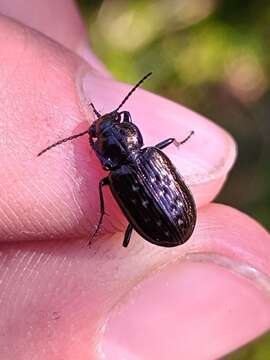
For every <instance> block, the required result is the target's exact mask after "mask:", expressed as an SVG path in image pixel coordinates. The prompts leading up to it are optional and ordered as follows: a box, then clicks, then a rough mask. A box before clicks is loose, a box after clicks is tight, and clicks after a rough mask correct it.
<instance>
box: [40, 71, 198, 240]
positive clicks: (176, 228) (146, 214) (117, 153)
mask: <svg viewBox="0 0 270 360" xmlns="http://www.w3.org/2000/svg"><path fill="white" fill-rule="evenodd" d="M150 75H151V73H149V74H147V75H145V76H144V77H143V78H142V79H141V80H140V81H139V82H138V83H137V84H136V85H135V86H134V87H133V88H132V89H131V90H130V92H129V93H128V94H127V95H126V97H125V98H124V99H123V101H122V102H121V103H120V105H119V106H118V107H117V108H116V109H115V110H113V111H112V112H109V113H107V114H105V115H101V114H100V113H99V112H98V111H97V110H96V108H95V106H94V105H93V104H92V103H91V104H90V105H91V106H92V108H93V111H94V113H95V115H96V117H97V119H96V120H95V121H94V122H93V123H92V125H91V126H90V127H89V129H88V130H86V131H84V132H81V133H79V134H76V135H73V136H70V137H68V138H65V139H62V140H60V141H57V142H56V143H54V144H52V145H50V146H48V147H47V148H46V149H44V150H42V151H41V152H40V153H39V154H38V156H40V155H42V154H44V153H45V152H46V151H48V150H50V149H51V148H53V147H55V146H57V145H60V144H62V143H64V142H67V141H70V140H73V139H76V138H78V137H80V136H83V135H86V134H88V135H89V143H90V146H91V148H92V149H93V150H94V152H95V153H96V155H97V157H98V158H99V160H100V162H101V165H102V167H103V169H105V170H106V171H109V175H108V176H106V177H105V178H103V179H102V180H100V182H99V197H100V217H99V221H98V224H97V227H96V230H95V232H94V234H93V236H92V238H93V237H94V236H95V235H96V234H97V232H98V231H99V229H100V227H101V224H102V220H103V216H104V214H105V208H104V199H103V192H102V189H103V187H104V186H107V185H108V186H109V187H110V189H111V192H112V194H113V196H114V198H115V200H116V202H117V203H118V205H119V207H120V208H121V210H122V212H123V214H124V215H125V217H126V219H127V220H128V222H129V225H128V227H127V229H126V232H125V236H124V241H123V246H124V247H127V246H128V243H129V241H130V237H131V233H132V230H133V229H135V230H136V231H137V232H138V233H139V234H140V235H141V236H142V237H143V238H144V239H146V240H148V241H149V242H151V243H153V244H156V245H159V246H165V247H172V246H177V245H180V244H183V243H184V242H186V241H187V240H188V239H189V237H190V236H191V234H192V233H193V230H194V227H195V223H196V207H195V203H194V200H193V196H192V194H191V192H190V190H189V188H188V187H187V185H186V184H185V182H184V180H183V179H182V177H181V176H180V174H179V173H178V172H177V170H176V168H175V167H174V166H173V164H172V162H171V161H170V159H169V158H168V157H167V156H166V155H165V154H164V153H163V152H162V151H161V150H162V149H164V148H166V147H167V146H169V145H170V144H172V143H174V144H175V145H176V146H179V145H182V144H184V143H185V142H186V141H187V140H188V139H189V138H190V137H191V135H192V134H193V133H194V132H193V131H191V132H190V134H189V135H188V136H187V137H186V138H185V139H184V140H182V141H180V142H178V141H176V140H175V139H174V138H168V139H166V140H164V141H161V142H159V143H158V144H156V145H155V146H153V147H143V145H144V144H143V138H142V135H141V132H140V130H139V129H138V127H137V126H136V125H135V124H134V123H133V122H132V119H131V115H130V113H129V112H128V111H120V112H119V110H120V108H121V107H122V106H123V105H124V103H125V102H126V101H127V99H128V98H129V97H130V96H131V94H132V93H133V92H134V91H135V90H136V89H137V88H138V87H139V86H140V85H141V83H142V82H143V81H144V80H145V79H146V78H148V76H150Z"/></svg>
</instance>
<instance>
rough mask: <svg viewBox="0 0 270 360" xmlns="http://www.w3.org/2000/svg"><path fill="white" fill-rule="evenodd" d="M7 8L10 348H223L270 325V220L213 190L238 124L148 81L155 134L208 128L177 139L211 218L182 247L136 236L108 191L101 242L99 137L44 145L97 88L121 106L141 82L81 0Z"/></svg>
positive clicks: (3, 295) (202, 212)
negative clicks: (224, 124) (89, 23)
mask: <svg viewBox="0 0 270 360" xmlns="http://www.w3.org/2000/svg"><path fill="white" fill-rule="evenodd" d="M28 4H29V5H28ZM63 7H64V8H65V11H63V10H62V9H63ZM0 12H1V13H2V14H4V15H3V16H1V17H0V41H1V47H0V57H1V67H0V88H1V92H0V103H1V107H0V169H1V170H0V179H1V180H0V184H1V206H0V239H1V241H2V243H1V253H0V299H1V307H0V319H1V324H2V325H1V337H0V358H1V359H6V360H9V359H22V360H24V359H32V360H35V359H39V360H43V359H65V360H69V359H99V358H100V357H101V355H103V356H104V358H105V359H113V360H114V359H119V358H122V357H123V358H125V359H157V360H158V359H164V358H168V359H179V358H184V359H187V358H188V359H209V358H217V357H218V356H220V355H223V354H225V353H227V352H228V351H231V350H233V349H235V348H237V347H238V346H240V345H242V344H244V343H245V342H247V341H249V340H251V339H253V338H254V337H256V336H258V335H259V334H261V333H262V332H263V331H265V330H266V329H267V328H269V325H270V297H269V279H268V276H269V275H270V258H269V256H270V241H269V240H270V239H269V234H268V233H267V232H266V231H265V230H264V229H263V228H262V227H261V226H260V225H259V224H258V223H256V222H255V221H254V220H252V219H250V218H249V217H247V216H246V215H244V214H242V213H240V212H239V211H237V210H234V209H232V208H230V207H227V206H224V205H220V204H213V203H211V202H212V201H213V199H214V198H215V196H216V195H217V193H218V192H219V191H220V189H221V187H222V185H223V183H224V181H225V179H226V176H227V175H228V172H229V170H230V168H231V166H232V164H233V162H234V159H235V153H236V152H235V144H234V141H233V140H232V138H231V137H230V136H229V135H228V134H227V133H226V132H225V131H223V130H222V129H220V128H219V127H217V126H216V125H214V124H213V123H211V122H209V121H208V120H206V119H204V118H202V117H201V116H199V115H198V114H195V113H193V112H191V111H190V110H188V109H186V108H184V107H182V106H180V105H177V104H175V103H172V102H170V101H168V100H166V99H163V98H161V97H159V96H156V95H153V94H150V93H148V92H146V91H143V90H140V89H139V90H138V91H136V93H135V94H134V95H133V97H132V99H130V100H129V101H128V102H127V104H126V105H125V109H126V110H129V111H130V112H131V114H132V117H133V121H134V122H136V124H137V125H138V126H139V128H140V129H141V131H142V133H143V136H144V140H145V144H146V145H152V144H154V143H157V142H159V141H161V140H163V139H164V138H165V137H171V136H176V135H177V134H179V136H178V135H177V136H178V137H179V139H181V138H183V137H184V136H186V134H187V133H188V132H189V131H190V130H195V135H194V137H193V138H192V139H191V140H190V141H189V142H188V143H186V144H185V145H183V146H182V147H181V148H180V149H179V150H178V149H176V148H175V147H174V146H170V147H169V148H168V150H167V149H166V153H167V154H168V155H169V156H170V157H171V159H172V161H173V162H174V163H175V165H176V166H177V168H179V169H180V170H181V173H182V174H183V176H184V177H185V179H186V182H187V184H188V185H189V186H190V187H191V190H192V192H193V194H194V197H195V201H196V204H197V207H198V222H197V226H196V228H195V232H194V234H193V235H192V237H191V239H190V240H189V241H188V242H187V243H186V244H185V245H183V246H179V247H176V248H174V249H164V248H160V247H156V246H154V245H151V244H150V243H147V242H146V241H144V240H143V239H141V238H140V237H139V236H138V235H137V234H134V235H133V236H132V239H131V243H130V245H129V247H128V248H127V249H125V248H123V247H122V245H121V243H122V239H123V231H124V229H125V226H126V221H125V219H124V218H123V216H122V215H121V212H120V210H119V208H118V207H117V206H116V204H115V203H114V201H113V198H112V196H111V194H110V193H109V191H105V200H106V213H107V214H108V216H106V217H105V220H104V224H103V228H102V233H101V234H100V235H99V236H98V237H97V238H96V239H95V241H94V242H93V244H92V246H91V248H90V249H89V248H88V247H87V242H88V239H89V235H90V234H91V233H92V232H93V231H94V229H95V224H96V222H97V219H98V211H99V199H98V191H97V187H98V181H99V179H101V178H102V177H103V176H104V174H105V171H104V170H102V168H101V167H100V164H99V161H98V160H97V158H96V157H95V155H94V153H93V152H91V151H90V148H89V145H88V140H87V137H86V138H80V139H78V140H74V141H73V142H72V143H68V144H65V145H62V146H59V147H58V148H55V149H52V150H51V151H50V152H48V153H46V154H44V155H42V157H40V158H37V157H36V154H37V153H38V152H39V151H41V150H42V149H43V148H45V147H46V146H48V145H49V144H50V143H52V142H54V141H57V140H58V139H61V138H63V137H66V136H70V135H72V134H75V133H76V132H79V131H83V130H84V129H87V127H88V126H89V124H90V123H91V122H92V121H93V119H94V114H93V113H92V110H91V109H89V107H88V106H87V104H88V103H89V102H91V101H92V102H93V103H94V104H95V106H96V107H97V109H98V110H99V111H100V112H102V113H105V112H108V111H110V110H111V109H113V108H115V106H116V105H117V104H119V102H120V101H121V100H122V98H123V96H124V95H125V94H126V93H127V91H128V89H130V86H129V85H125V84H122V83H119V82H116V81H114V80H113V79H112V77H111V76H110V75H109V73H108V72H107V70H106V69H105V67H104V66H103V65H102V64H101V63H100V62H99V61H98V60H97V58H96V57H95V55H94V54H93V53H92V51H91V49H89V47H88V45H87V40H86V33H85V30H84V27H83V25H82V22H81V19H80V17H79V15H78V12H77V10H76V8H75V7H74V5H73V3H72V2H69V1H68V0H65V1H64V0H60V1H57V2H55V1H51V0H49V1H46V2H44V1H41V0H39V1H37V0H35V1H31V0H30V1H28V2H27V6H26V3H25V2H24V3H23V2H20V1H18V0H14V1H12V2H10V1H7V0H4V1H1V4H0ZM5 15H8V16H9V17H6V16H5ZM33 28H34V29H36V30H38V31H39V32H37V31H36V30H33ZM44 35H46V36H44ZM48 37H49V38H48ZM52 39H53V40H52ZM149 70H152V69H149ZM149 114H151V116H149ZM164 134H166V135H165V136H164ZM267 289H268V290H267Z"/></svg>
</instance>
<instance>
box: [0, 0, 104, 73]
mask: <svg viewBox="0 0 270 360" xmlns="http://www.w3.org/2000/svg"><path fill="white" fill-rule="evenodd" d="M0 13H1V14H3V15H6V16H9V17H11V18H13V19H15V20H18V21H19V22H21V23H23V24H25V25H27V26H29V27H32V28H33V29H36V30H38V31H40V32H41V33H43V34H45V35H47V36H49V37H50V38H52V39H54V40H55V41H57V42H59V43H60V44H62V45H64V46H65V47H67V48H68V49H70V50H72V51H74V52H75V53H77V54H78V55H80V56H82V57H83V58H84V59H85V60H86V61H88V62H89V63H90V65H91V66H92V67H93V68H94V69H96V70H98V71H99V72H100V73H102V74H103V75H106V76H108V72H107V70H106V69H105V66H104V65H103V64H102V63H101V62H100V61H99V59H98V58H97V57H96V56H95V55H94V53H93V52H92V51H91V50H90V48H89V44H88V38H87V34H86V30H85V26H84V24H83V22H82V19H81V16H80V14H79V11H78V8H77V6H76V5H75V2H74V1H72V0H57V1H53V0H48V1H43V0H29V1H27V2H25V1H21V0H13V1H9V0H2V1H1V2H0Z"/></svg>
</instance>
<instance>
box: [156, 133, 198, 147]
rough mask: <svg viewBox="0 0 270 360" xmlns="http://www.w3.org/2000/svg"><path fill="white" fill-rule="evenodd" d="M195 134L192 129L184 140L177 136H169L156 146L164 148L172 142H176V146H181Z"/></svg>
mask: <svg viewBox="0 0 270 360" xmlns="http://www.w3.org/2000/svg"><path fill="white" fill-rule="evenodd" d="M193 134H194V131H191V132H190V133H189V135H188V136H187V137H186V138H185V139H184V140H181V141H178V140H176V139H175V138H169V139H166V140H163V141H161V142H160V143H158V144H157V145H155V147H157V148H158V149H160V150H161V149H164V148H165V147H167V146H169V145H170V144H172V143H174V145H175V146H176V147H179V146H180V145H182V144H184V143H185V142H186V141H188V140H189V139H190V137H191V136H192V135H193Z"/></svg>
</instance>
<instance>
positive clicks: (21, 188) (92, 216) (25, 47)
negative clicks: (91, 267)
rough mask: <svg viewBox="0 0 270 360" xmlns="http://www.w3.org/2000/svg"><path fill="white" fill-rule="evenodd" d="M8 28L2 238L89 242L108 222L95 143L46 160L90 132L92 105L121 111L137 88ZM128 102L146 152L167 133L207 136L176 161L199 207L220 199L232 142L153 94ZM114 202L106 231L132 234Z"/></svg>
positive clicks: (4, 36) (80, 143) (0, 161)
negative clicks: (68, 139)
mask: <svg viewBox="0 0 270 360" xmlns="http://www.w3.org/2000/svg"><path fill="white" fill-rule="evenodd" d="M0 30H1V31H0V34H1V35H0V37H1V39H0V40H1V41H2V44H3V47H1V49H0V56H1V59H2V67H1V69H0V71H1V74H0V75H1V76H0V78H1V85H2V88H1V94H0V96H1V99H0V100H1V103H2V104H4V105H5V106H3V107H1V109H0V115H1V121H2V124H1V129H2V135H1V138H2V141H1V143H0V150H1V157H0V165H1V167H0V168H1V173H0V179H1V185H2V189H3V192H2V196H1V210H2V212H0V239H1V240H2V241H7V240H30V239H31V240H37V239H47V238H48V237H50V238H51V239H59V238H60V239H63V238H74V237H75V238H80V237H85V236H87V237H89V236H90V235H89V234H90V233H91V232H93V231H94V229H95V225H96V223H97V221H98V211H99V195H98V191H97V189H98V182H99V180H100V179H101V178H102V177H104V176H106V173H105V172H104V171H103V170H101V166H100V163H99V162H98V160H97V158H96V156H95V154H94V153H93V151H92V152H91V151H90V147H89V145H88V140H87V138H80V139H78V140H74V141H73V142H70V143H66V144H65V145H61V146H58V147H57V148H54V149H52V150H51V151H50V152H47V153H46V154H44V155H42V157H39V158H37V157H36V155H37V154H38V153H39V152H40V151H41V150H42V149H44V148H46V147H47V146H48V145H50V144H51V143H53V142H55V141H57V140H59V139H62V138H65V137H68V136H71V135H74V134H76V133H79V132H81V131H84V130H86V129H87V127H88V126H89V123H87V122H86V120H87V119H88V121H89V122H91V121H93V114H92V113H91V112H90V111H91V110H90V111H89V106H88V104H89V102H91V101H93V102H94V103H95V105H96V106H97V108H99V107H100V106H102V108H101V110H102V112H104V111H111V110H112V109H114V108H115V106H117V105H118V104H119V102H120V100H122V98H123V96H124V95H125V94H126V92H127V89H128V88H130V87H128V86H127V85H124V84H121V83H118V82H113V81H111V80H105V79H104V78H103V79H101V78H97V76H96V75H95V73H94V72H92V71H91V68H89V67H88V66H87V65H86V63H85V62H83V61H82V60H81V59H80V58H78V57H76V56H75V55H74V54H72V53H71V52H68V51H66V50H65V49H64V48H62V47H60V46H58V45H57V44H55V43H54V42H51V41H49V40H48V39H47V38H45V37H43V36H41V35H40V34H38V33H36V32H34V31H31V30H29V29H28V28H23V27H22V26H20V25H18V24H16V23H14V22H12V21H11V20H8V19H7V18H4V17H2V20H1V23H0ZM128 101H129V102H128V104H127V108H128V109H130V111H131V114H132V116H133V117H134V120H135V122H136V123H138V126H139V127H140V129H141V131H142V134H143V135H144V137H145V143H146V144H149V145H150V144H154V143H157V142H159V141H160V140H162V139H163V138H164V134H165V133H166V137H167V136H169V137H170V136H171V135H172V134H178V133H179V134H186V133H188V131H189V130H190V129H194V130H195V131H197V133H198V134H197V135H196V136H195V135H194V136H193V138H192V139H190V140H189V142H187V143H186V144H184V145H183V146H182V148H181V149H180V150H179V151H177V152H175V153H173V154H172V153H171V155H174V156H172V157H173V160H174V161H175V163H176V166H177V167H178V169H179V171H180V172H181V173H182V175H184V176H185V177H186V179H187V184H188V185H191V186H192V190H193V194H194V196H195V200H196V203H197V206H201V205H204V204H206V203H207V202H209V201H211V200H212V199H213V197H214V196H215V195H216V194H217V192H218V191H219V189H220V187H221V186H222V184H223V182H224V179H225V177H226V175H227V173H228V171H229V169H230V167H231V165H232V163H233V160H234V157H235V145H234V143H233V141H232V140H231V137H230V136H229V135H228V134H227V133H225V132H224V131H223V130H222V129H220V128H219V127H217V126H215V125H214V124H212V123H210V122H209V121H207V120H206V119H204V118H202V117H200V116H199V115H197V114H195V113H192V112H191V111H190V110H187V109H185V108H183V107H181V106H179V105H176V104H174V103H172V102H170V101H168V100H165V99H162V98H161V97H158V96H155V95H153V94H150V93H147V92H145V91H142V90H138V91H137V92H136V93H135V94H134V95H133V97H131V98H130V99H129V100H128ZM187 118H188V123H187V122H186V119H187ZM151 140H152V141H151ZM169 151H170V149H169V150H168V152H169ZM174 151H175V150H174ZM104 194H105V210H106V213H107V214H109V216H107V217H106V219H105V221H104V227H103V228H104V230H105V231H107V232H108V231H115V229H123V227H124V224H125V221H124V218H123V216H122V215H121V213H120V211H119V209H118V207H117V206H116V205H115V202H114V201H113V200H112V196H111V195H110V194H109V191H108V189H105V193H104Z"/></svg>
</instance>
